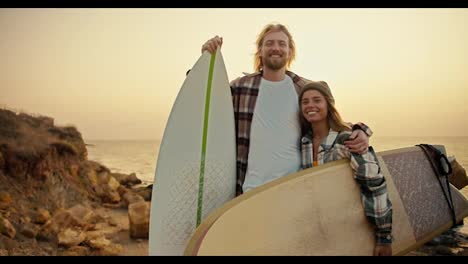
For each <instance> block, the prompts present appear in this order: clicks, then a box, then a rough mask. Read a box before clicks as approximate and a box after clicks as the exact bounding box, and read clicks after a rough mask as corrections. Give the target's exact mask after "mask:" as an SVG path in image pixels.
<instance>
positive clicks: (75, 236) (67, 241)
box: [57, 228, 86, 248]
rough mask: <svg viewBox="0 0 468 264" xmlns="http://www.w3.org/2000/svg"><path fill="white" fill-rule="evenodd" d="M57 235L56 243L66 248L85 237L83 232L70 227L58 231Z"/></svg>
mask: <svg viewBox="0 0 468 264" xmlns="http://www.w3.org/2000/svg"><path fill="white" fill-rule="evenodd" d="M57 237H58V244H59V245H62V246H65V247H68V248H69V247H73V246H77V245H78V244H80V243H81V242H83V241H84V240H85V239H86V236H85V234H83V233H82V232H80V231H77V230H73V229H70V228H67V229H65V230H64V231H62V232H60V233H59V234H58V236H57Z"/></svg>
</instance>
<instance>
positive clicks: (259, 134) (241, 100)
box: [202, 24, 372, 195]
mask: <svg viewBox="0 0 468 264" xmlns="http://www.w3.org/2000/svg"><path fill="white" fill-rule="evenodd" d="M222 44H223V39H222V38H221V37H219V36H215V37H214V38H211V39H209V40H208V41H207V42H206V43H205V44H204V45H203V46H202V53H203V52H204V51H208V52H210V53H213V52H215V51H216V49H217V48H221V46H222ZM256 45H257V51H256V53H255V63H254V67H255V71H256V72H255V73H253V74H249V75H246V76H243V77H239V78H237V79H235V80H234V81H232V82H231V83H230V86H231V92H232V96H233V106H234V115H235V122H236V144H237V184H236V195H240V194H242V193H243V192H246V191H249V190H251V189H253V188H255V187H258V186H260V185H262V184H264V183H266V182H269V181H272V180H274V179H277V178H279V177H282V176H285V175H287V174H290V173H293V172H296V171H298V170H299V169H300V167H301V157H300V143H299V139H300V138H301V128H300V125H299V120H298V112H299V107H298V104H297V96H298V94H299V93H300V91H301V89H302V87H303V86H304V85H305V84H306V83H307V82H309V80H307V79H305V78H302V77H300V76H298V75H296V74H295V73H293V72H291V71H288V69H289V67H290V65H291V63H292V61H293V60H294V58H295V56H296V47H295V43H294V40H293V38H292V36H291V34H290V33H289V31H288V30H287V28H286V27H285V26H284V25H281V24H269V25H267V26H266V27H265V28H264V29H263V30H262V32H261V33H260V34H259V36H258V38H257V41H256ZM371 135H372V132H371V130H370V129H369V128H368V127H367V126H366V125H364V124H362V123H358V124H356V125H354V126H353V133H352V134H351V136H350V138H351V139H352V140H350V141H347V142H346V144H345V145H346V146H347V147H348V148H349V150H350V151H351V152H357V153H365V152H366V151H367V148H368V141H369V138H368V137H369V136H371Z"/></svg>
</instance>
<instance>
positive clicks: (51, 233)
mask: <svg viewBox="0 0 468 264" xmlns="http://www.w3.org/2000/svg"><path fill="white" fill-rule="evenodd" d="M57 232H58V227H57V225H56V224H54V222H53V221H52V220H49V221H47V222H46V223H45V224H44V225H43V226H42V227H41V228H40V229H39V232H38V233H37V235H36V239H38V240H41V241H52V240H53V239H54V237H55V235H56V234H57Z"/></svg>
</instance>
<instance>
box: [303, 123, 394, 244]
mask: <svg viewBox="0 0 468 264" xmlns="http://www.w3.org/2000/svg"><path fill="white" fill-rule="evenodd" d="M350 135H351V132H350V131H343V132H340V133H338V132H336V131H334V130H332V129H330V131H329V134H328V136H327V138H326V139H325V140H324V141H323V142H322V144H321V145H320V146H319V148H318V153H317V161H318V164H319V166H320V165H321V164H324V163H327V162H331V161H335V160H340V159H350V165H351V168H352V169H353V170H354V178H355V180H356V181H357V183H358V184H359V185H360V187H361V198H362V202H363V204H364V212H365V214H366V216H367V218H368V219H369V221H370V222H371V223H372V224H373V225H374V226H375V227H376V233H375V236H376V241H377V243H378V244H389V243H392V235H391V233H392V204H391V202H390V200H389V198H388V195H387V184H386V182H385V178H384V176H383V174H382V172H381V170H380V167H379V164H378V160H377V156H376V154H375V152H374V150H373V148H372V147H369V151H368V152H367V153H366V154H362V155H361V154H356V153H351V152H349V150H348V149H347V148H346V146H345V145H344V141H346V140H347V139H348V138H349V136H350ZM301 142H302V144H301V154H302V168H303V169H306V168H310V167H313V144H312V134H311V132H309V133H308V134H306V135H305V136H303V137H302V141H301Z"/></svg>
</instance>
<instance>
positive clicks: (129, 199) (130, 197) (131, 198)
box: [122, 192, 145, 207]
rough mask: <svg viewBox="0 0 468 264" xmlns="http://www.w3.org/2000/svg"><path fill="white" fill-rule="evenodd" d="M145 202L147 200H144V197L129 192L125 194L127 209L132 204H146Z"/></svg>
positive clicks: (124, 202) (124, 200)
mask: <svg viewBox="0 0 468 264" xmlns="http://www.w3.org/2000/svg"><path fill="white" fill-rule="evenodd" d="M144 201H145V199H143V197H141V196H140V195H138V194H135V193H132V192H127V193H126V194H124V196H123V200H122V202H123V205H124V206H125V207H128V206H129V205H130V204H132V203H137V202H144Z"/></svg>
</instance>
